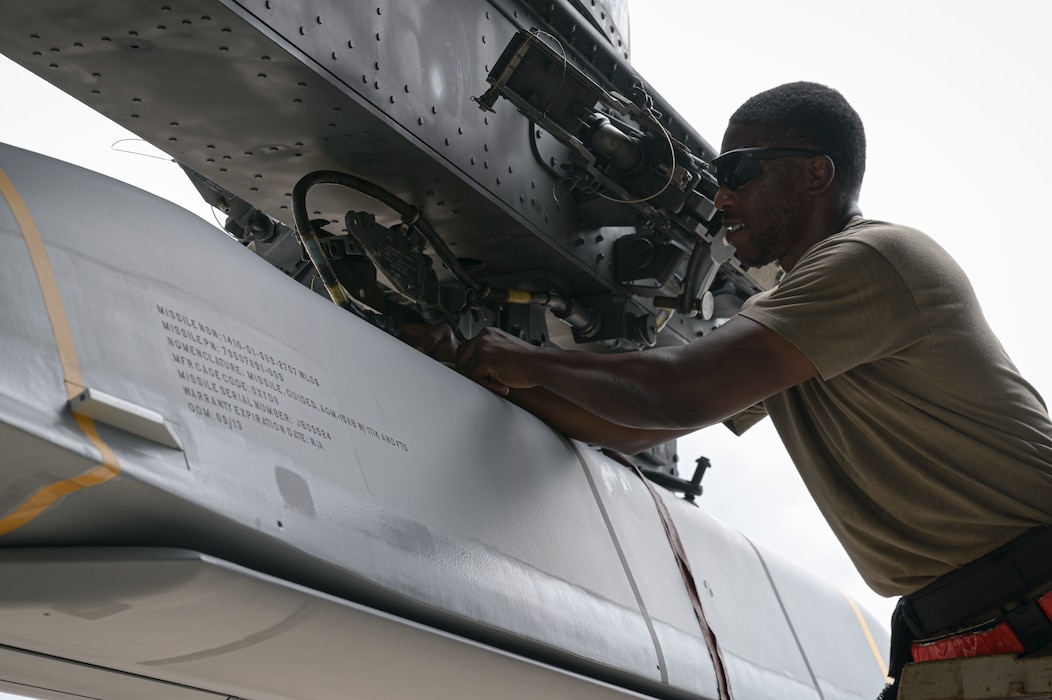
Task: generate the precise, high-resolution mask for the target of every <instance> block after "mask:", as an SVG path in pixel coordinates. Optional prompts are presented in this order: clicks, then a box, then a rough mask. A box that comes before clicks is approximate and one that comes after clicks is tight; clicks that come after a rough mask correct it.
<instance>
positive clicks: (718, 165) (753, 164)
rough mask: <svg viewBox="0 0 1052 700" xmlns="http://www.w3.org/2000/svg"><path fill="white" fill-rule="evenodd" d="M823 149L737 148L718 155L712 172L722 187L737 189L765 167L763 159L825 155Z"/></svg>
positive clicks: (713, 163) (714, 160)
mask: <svg viewBox="0 0 1052 700" xmlns="http://www.w3.org/2000/svg"><path fill="white" fill-rule="evenodd" d="M824 155H826V154H825V153H824V152H822V151H814V150H810V149H807V148H768V147H767V146H759V147H756V148H735V149H734V150H733V151H727V152H726V153H724V154H722V155H720V156H718V157H716V158H714V159H713V161H712V173H713V175H715V176H716V182H717V183H719V185H720V186H721V187H726V188H727V189H729V190H736V189H738V188H739V187H741V186H742V185H745V184H746V183H748V182H749V181H751V180H752V179H754V178H755V177H756V176H757V175H759V174H760V172H761V171H762V170H763V168H762V167H761V166H760V161H761V160H772V159H774V158H786V157H788V156H824Z"/></svg>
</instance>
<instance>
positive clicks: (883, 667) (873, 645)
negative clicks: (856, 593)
mask: <svg viewBox="0 0 1052 700" xmlns="http://www.w3.org/2000/svg"><path fill="white" fill-rule="evenodd" d="M841 593H843V594H844V597H845V598H847V602H848V603H850V604H851V609H852V610H854V611H855V617H857V618H858V624H859V626H860V627H862V633H863V634H864V635H866V641H868V642H869V648H870V650H871V651H872V652H873V657H874V658H876V660H877V666H879V667H880V672H881V673H882V674H884V677H885V678H887V677H888V664H887V663H886V662H885V661H884V655H883V654H881V653H880V647H878V646H877V640H876V639H874V638H873V632H872V631H871V630H870V629H869V623H867V622H866V616H865V615H863V614H862V611H861V610H860V609H859V607H858V603H856V602H855V600H854V598H852V597H851V596H849V595H848V594H847V593H844V592H843V591H841Z"/></svg>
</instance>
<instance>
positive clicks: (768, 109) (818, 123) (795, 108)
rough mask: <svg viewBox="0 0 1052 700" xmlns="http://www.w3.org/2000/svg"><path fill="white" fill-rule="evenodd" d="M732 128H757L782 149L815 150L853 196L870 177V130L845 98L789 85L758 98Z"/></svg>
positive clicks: (740, 112) (747, 103)
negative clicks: (864, 178) (825, 157)
mask: <svg viewBox="0 0 1052 700" xmlns="http://www.w3.org/2000/svg"><path fill="white" fill-rule="evenodd" d="M730 123H731V124H732V125H733V124H740V125H742V126H759V127H761V128H763V129H764V130H765V131H766V133H767V136H768V137H769V138H771V139H773V140H775V141H777V142H778V143H777V144H776V145H778V146H787V147H788V146H797V147H801V146H802V147H811V148H817V149H819V150H821V151H824V152H825V153H827V154H828V155H829V156H830V157H831V158H832V159H833V162H834V164H835V165H836V168H837V174H838V175H839V176H840V177H841V178H842V187H843V188H844V189H845V190H846V191H848V192H851V193H853V194H855V195H857V194H858V192H859V190H860V189H861V188H862V176H863V175H864V174H865V172H866V130H865V128H864V127H863V126H862V119H861V117H859V116H858V112H856V111H855V109H854V108H853V107H852V106H851V105H850V104H848V101H847V100H846V99H844V96H843V95H841V94H840V93H839V92H837V91H836V90H834V89H833V88H831V87H826V86H825V85H820V84H818V83H809V82H804V81H801V82H796V83H786V84H785V85H779V86H778V87H775V88H771V89H770V90H766V91H764V92H761V93H760V94H758V95H754V96H753V97H750V98H749V99H748V100H746V101H745V104H743V105H742V106H741V107H739V108H738V109H737V111H736V112H735V113H734V114H732V115H731V118H730Z"/></svg>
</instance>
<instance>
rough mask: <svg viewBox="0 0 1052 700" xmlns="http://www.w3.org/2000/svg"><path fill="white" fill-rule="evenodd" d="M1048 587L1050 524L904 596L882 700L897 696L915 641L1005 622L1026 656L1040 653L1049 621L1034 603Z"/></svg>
mask: <svg viewBox="0 0 1052 700" xmlns="http://www.w3.org/2000/svg"><path fill="white" fill-rule="evenodd" d="M1050 586H1052V525H1044V526H1041V527H1037V528H1034V529H1033V530H1028V531H1027V532H1025V533H1023V534H1022V535H1020V536H1019V537H1017V538H1015V539H1014V540H1012V541H1011V542H1009V543H1008V544H1005V545H1002V546H1001V547H998V548H997V549H995V550H994V551H992V552H990V553H989V554H987V555H985V556H983V557H980V558H979V559H976V560H975V561H973V562H971V563H970V564H966V565H965V566H963V567H961V568H960V569H957V570H956V571H951V572H950V573H948V574H946V575H945V576H942V577H940V578H938V579H936V580H935V581H933V582H932V583H930V584H928V585H927V586H925V587H924V588H922V589H920V590H918V591H915V592H914V593H911V594H910V595H907V596H903V597H902V598H901V599H900V600H899V604H898V605H897V606H896V607H895V613H894V614H893V615H892V617H891V659H890V661H891V663H890V664H889V666H890V668H889V675H890V676H891V678H893V679H895V682H893V683H892V684H890V685H888V686H887V688H885V690H884V693H882V694H881V698H882V699H886V700H893V699H894V698H895V697H896V696H897V694H898V683H897V680H898V679H899V678H900V677H901V675H902V669H903V667H904V666H905V665H906V664H907V663H909V662H910V661H912V655H911V649H910V647H911V645H912V643H913V641H914V640H922V639H926V638H931V637H937V636H942V635H944V634H949V633H951V632H954V631H956V630H958V629H960V628H962V627H967V626H970V625H973V624H976V623H981V622H985V621H989V620H994V619H1004V620H1006V621H1007V622H1008V623H1009V624H1010V625H1011V626H1012V630H1013V631H1014V632H1015V633H1016V635H1017V636H1018V637H1019V641H1020V642H1021V643H1022V644H1023V648H1024V649H1025V651H1026V652H1032V651H1036V650H1037V649H1040V648H1041V647H1042V646H1043V645H1044V644H1046V643H1048V641H1049V640H1050V639H1052V621H1049V618H1048V617H1047V616H1046V615H1045V614H1044V612H1043V611H1042V610H1041V608H1040V606H1039V605H1038V604H1037V601H1036V599H1037V598H1038V597H1040V595H1041V594H1042V593H1044V592H1047V590H1048V588H1049V587H1050ZM1042 588H1043V589H1044V590H1042Z"/></svg>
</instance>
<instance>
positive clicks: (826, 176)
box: [807, 155, 836, 194]
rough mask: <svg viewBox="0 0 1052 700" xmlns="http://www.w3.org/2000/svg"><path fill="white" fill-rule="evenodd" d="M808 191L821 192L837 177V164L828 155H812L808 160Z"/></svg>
mask: <svg viewBox="0 0 1052 700" xmlns="http://www.w3.org/2000/svg"><path fill="white" fill-rule="evenodd" d="M807 173H808V187H807V189H808V191H809V192H811V193H812V194H821V193H823V192H825V191H826V190H827V189H829V186H830V185H832V184H833V179H834V178H835V177H836V165H835V164H834V163H833V159H832V158H830V157H829V156H826V155H821V156H812V157H811V159H810V160H809V161H808V170H807Z"/></svg>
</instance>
